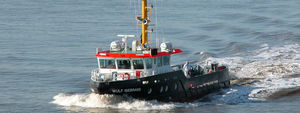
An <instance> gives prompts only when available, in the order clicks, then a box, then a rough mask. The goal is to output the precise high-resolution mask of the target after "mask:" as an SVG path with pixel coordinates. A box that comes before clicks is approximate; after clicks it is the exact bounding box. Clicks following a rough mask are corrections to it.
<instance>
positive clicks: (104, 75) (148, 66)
mask: <svg viewBox="0 0 300 113" xmlns="http://www.w3.org/2000/svg"><path fill="white" fill-rule="evenodd" d="M180 52H182V51H181V50H180V49H174V50H173V51H171V52H158V53H155V52H154V53H155V54H151V51H149V52H146V53H115V52H110V51H103V52H97V54H96V55H95V56H96V57H97V60H98V69H96V70H94V71H92V74H93V75H94V76H95V78H94V79H96V78H97V79H99V80H96V81H119V80H129V79H137V78H141V77H147V76H153V75H157V74H162V73H167V72H171V71H172V68H171V66H170V59H171V58H170V57H171V55H172V54H176V53H180ZM92 79H93V77H92Z"/></svg>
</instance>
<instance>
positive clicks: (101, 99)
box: [52, 93, 198, 110]
mask: <svg viewBox="0 0 300 113" xmlns="http://www.w3.org/2000/svg"><path fill="white" fill-rule="evenodd" d="M53 99H54V101H52V103H54V104H57V105H61V106H78V107H87V108H114V109H127V110H171V109H174V108H179V107H195V106H198V105H197V104H193V103H189V104H186V103H176V102H169V103H164V102H158V101H155V100H152V101H145V100H138V99H133V98H129V97H123V96H117V95H106V94H105V95H99V94H95V93H91V94H66V93H60V94H58V95H56V96H54V97H53Z"/></svg>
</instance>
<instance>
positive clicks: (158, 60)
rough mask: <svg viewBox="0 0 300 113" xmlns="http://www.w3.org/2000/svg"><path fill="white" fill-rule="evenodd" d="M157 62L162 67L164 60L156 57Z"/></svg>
mask: <svg viewBox="0 0 300 113" xmlns="http://www.w3.org/2000/svg"><path fill="white" fill-rule="evenodd" d="M156 61H157V66H161V65H162V59H161V57H156Z"/></svg>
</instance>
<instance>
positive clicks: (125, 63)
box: [117, 59, 131, 69]
mask: <svg viewBox="0 0 300 113" xmlns="http://www.w3.org/2000/svg"><path fill="white" fill-rule="evenodd" d="M117 64H118V69H131V66H130V60H129V59H125V60H117Z"/></svg>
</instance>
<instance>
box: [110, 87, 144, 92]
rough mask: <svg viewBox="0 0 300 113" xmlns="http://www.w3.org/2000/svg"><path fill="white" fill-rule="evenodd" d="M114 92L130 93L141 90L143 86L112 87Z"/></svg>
mask: <svg viewBox="0 0 300 113" xmlns="http://www.w3.org/2000/svg"><path fill="white" fill-rule="evenodd" d="M111 91H112V92H113V93H123V92H124V93H130V92H141V91H142V89H141V88H128V89H112V90H111Z"/></svg>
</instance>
